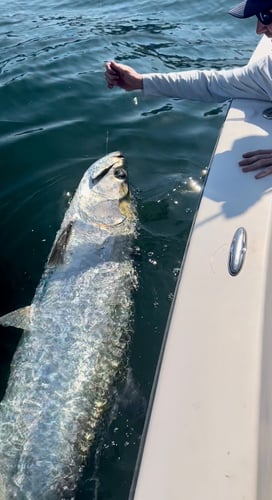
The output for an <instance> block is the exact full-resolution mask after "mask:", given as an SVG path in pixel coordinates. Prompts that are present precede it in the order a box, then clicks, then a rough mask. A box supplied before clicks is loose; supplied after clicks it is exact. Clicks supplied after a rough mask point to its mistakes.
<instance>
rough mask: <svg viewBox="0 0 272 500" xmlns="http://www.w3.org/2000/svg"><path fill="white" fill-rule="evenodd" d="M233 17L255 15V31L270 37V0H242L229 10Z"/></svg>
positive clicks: (271, 8)
mask: <svg viewBox="0 0 272 500" xmlns="http://www.w3.org/2000/svg"><path fill="white" fill-rule="evenodd" d="M229 14H231V15H232V16H234V17H239V18H247V17H252V16H257V19H258V22H257V27H256V32H257V34H258V35H263V34H265V35H266V36H268V37H269V38H272V0H244V1H243V2H241V3H239V4H238V5H236V6H235V7H233V9H231V10H230V11H229Z"/></svg>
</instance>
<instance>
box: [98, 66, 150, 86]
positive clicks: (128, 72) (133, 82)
mask: <svg viewBox="0 0 272 500" xmlns="http://www.w3.org/2000/svg"><path fill="white" fill-rule="evenodd" d="M105 78H106V81H107V83H108V87H109V88H110V89H112V88H113V87H120V88H121V89H124V90H126V91H128V92H129V91H132V90H141V89H142V88H143V77H142V75H141V74H140V73H137V71H135V70H134V69H133V68H131V67H130V66H126V65H125V64H119V63H116V62H115V61H110V62H108V63H106V71H105Z"/></svg>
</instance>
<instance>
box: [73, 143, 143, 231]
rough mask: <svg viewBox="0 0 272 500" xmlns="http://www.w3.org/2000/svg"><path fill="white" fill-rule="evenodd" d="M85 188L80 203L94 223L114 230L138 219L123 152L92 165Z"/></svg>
mask: <svg viewBox="0 0 272 500" xmlns="http://www.w3.org/2000/svg"><path fill="white" fill-rule="evenodd" d="M81 184H82V186H81V189H80V191H81V192H80V200H81V201H80V202H81V205H84V211H85V213H88V217H89V218H90V219H91V221H93V222H99V223H102V224H103V223H104V224H106V225H111V226H113V225H117V224H120V223H122V222H123V221H124V220H125V219H129V220H134V219H135V213H134V210H133V207H132V202H131V196H130V190H129V185H128V176H127V170H126V168H125V158H124V156H123V155H122V153H120V151H115V152H113V153H110V154H108V155H106V156H104V157H103V158H101V159H99V160H98V161H96V162H95V163H94V164H93V165H91V166H90V167H89V169H88V170H87V172H86V173H85V175H84V178H83V180H82V182H81Z"/></svg>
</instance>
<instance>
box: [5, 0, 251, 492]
mask: <svg viewBox="0 0 272 500" xmlns="http://www.w3.org/2000/svg"><path fill="white" fill-rule="evenodd" d="M74 3H75V2H72V1H71V0H67V1H64V0H63V1H60V2H58V3H56V2H55V1H54V0H49V1H48V2H47V3H46V4H45V3H43V2H41V1H40V0H33V1H32V2H30V1H29V0H14V1H11V2H9V3H8V4H5V5H4V4H3V9H2V15H1V21H0V56H1V57H0V68H1V74H0V104H1V108H0V109H1V118H0V161H1V183H0V213H1V247H0V252H1V253H0V278H1V303H0V313H2V314H4V313H5V312H8V311H10V310H12V309H16V308H17V307H20V306H23V305H26V304H29V303H30V301H31V299H32V297H33V294H34V291H35V288H36V286H37V284H38V281H39V279H40V276H41V274H42V270H43V267H44V263H45V261H46V258H47V256H48V253H49V251H50V248H51V245H52V242H53V240H54V237H55V233H56V231H57V229H58V228H59V226H60V223H61V220H62V218H63V215H64V212H65V209H66V207H67V203H68V202H69V199H70V196H71V193H73V192H74V191H75V189H76V186H77V184H78V183H79V180H80V178H81V176H82V175H83V173H84V171H85V169H86V168H87V167H88V166H89V165H90V163H91V162H92V161H94V160H96V159H97V158H98V157H101V156H103V155H104V154H105V153H107V152H110V151H112V150H116V149H120V150H121V151H122V152H123V154H124V155H125V157H126V158H127V165H128V170H129V178H130V184H131V188H132V190H133V191H134V193H135V196H136V199H137V206H138V214H139V237H138V241H137V251H136V254H135V263H136V266H137V269H138V274H139V288H138V290H137V293H136V294H135V323H134V335H133V340H132V344H131V355H130V362H129V364H130V375H131V376H130V384H129V391H128V393H125V394H122V395H121V396H120V402H119V405H118V406H117V409H116V415H115V419H114V420H113V422H112V423H111V425H110V427H109V429H108V430H107V432H105V434H104V436H103V439H101V441H100V444H99V446H98V453H97V455H96V457H93V459H92V462H91V463H90V464H89V468H87V472H86V474H85V476H84V480H83V482H82V485H81V487H80V491H79V492H78V498H80V499H86V498H88V499H91V498H94V499H96V500H98V499H99V500H125V499H126V498H127V496H128V491H129V487H130V482H131V478H132V474H133V469H134V464H135V460H136V456H137V451H138V446H139V440H140V436H141V432H142V427H143V423H144V416H145V412H146V408H147V402H148V397H149V394H150V390H151V387H152V381H153V377H154V372H155V369H156V363H157V360H158V355H159V352H160V346H161V342H162V337H163V334H164V329H165V325H166V321H167V316H168V313H169V308H170V306H171V301H172V298H173V293H174V289H175V285H176V281H177V276H178V270H179V268H180V265H181V262H182V258H183V253H184V249H185V246H186V243H187V239H188V235H189V231H190V228H191V224H192V221H193V218H194V215H195V212H196V209H197V206H198V203H199V198H200V192H199V191H197V190H194V189H193V187H192V186H193V184H194V183H193V182H192V181H194V182H195V183H196V184H197V185H198V187H199V188H200V190H201V187H202V185H203V172H202V170H203V169H204V168H205V167H207V165H208V164H209V159H210V156H211V154H212V151H213V148H214V145H215V142H216V139H217V136H218V132H219V130H220V128H221V126H222V123H223V120H224V117H225V113H226V110H227V107H228V104H227V103H224V104H220V105H218V104H216V103H215V104H203V103H190V102H183V101H180V100H171V99H151V100H147V99H146V100H143V99H142V98H141V97H140V96H139V95H138V94H127V93H124V92H122V91H120V90H113V91H109V90H108V89H107V87H106V85H105V82H104V76H103V72H104V63H105V61H107V60H109V59H111V58H115V59H117V60H119V61H121V62H123V63H125V64H132V65H134V66H135V67H136V69H138V70H139V71H143V72H144V71H157V70H158V71H170V70H176V69H190V68H210V67H215V68H227V67H230V66H232V65H234V64H235V65H241V64H244V63H245V62H246V61H247V60H248V58H249V57H250V54H251V51H252V49H253V48H254V47H255V45H256V43H257V38H256V36H255V35H254V21H253V20H247V21H238V20H235V19H232V18H230V16H228V15H227V14H226V11H227V10H228V8H229V7H230V6H231V5H233V4H232V3H230V2H228V1H227V0H224V1H222V2H221V3H220V5H218V2H215V0H209V2H207V3H205V10H204V11H203V3H200V2H197V1H195V0H193V1H192V2H190V4H189V3H188V2H185V1H180V2H175V1H166V2H164V3H162V2H154V1H153V0H150V1H146V0H140V1H138V2H136V3H135V2H134V3H130V2H127V1H117V2H116V3H115V4H114V5H112V2H110V1H109V0H107V1H103V0H101V1H99V0H95V1H93V2H92V3H91V2H87V0H79V1H78V2H77V3H76V6H75V5H74ZM136 97H137V98H136ZM135 98H136V99H135ZM193 300H194V298H193V297H192V301H193ZM19 337H20V333H19V332H18V333H17V332H13V331H12V333H11V331H7V330H5V329H3V328H2V329H1V336H0V346H1V347H0V368H1V394H2V395H3V393H4V390H5V386H6V381H7V377H8V373H9V364H10V360H11V358H12V355H13V352H14V350H15V349H16V345H17V342H18V340H19ZM166 432H167V428H166ZM92 474H94V476H93V477H92ZM90 478H91V479H90Z"/></svg>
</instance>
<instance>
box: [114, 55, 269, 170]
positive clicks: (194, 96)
mask: <svg viewBox="0 0 272 500" xmlns="http://www.w3.org/2000/svg"><path fill="white" fill-rule="evenodd" d="M105 76H106V80H107V82H108V87H109V88H113V87H114V86H119V87H121V88H123V89H125V90H127V91H131V90H142V91H143V93H144V94H145V95H157V96H167V97H179V98H182V99H191V100H202V101H223V100H226V99H228V98H246V99H249V98H251V99H261V100H272V61H271V57H270V56H267V57H264V58H263V59H261V60H259V61H257V62H256V63H254V64H248V65H247V66H243V67H241V68H235V69H232V70H222V71H215V70H210V71H206V70H202V71H201V70H192V71H183V72H177V73H165V74H163V73H158V74H156V73H150V74H144V75H142V74H140V73H138V72H136V71H135V70H134V69H133V68H131V67H130V66H125V65H122V64H118V63H115V62H114V61H112V62H110V63H108V64H107V65H106V72H105ZM239 165H240V166H241V167H242V170H243V172H251V171H255V170H261V171H260V172H258V173H257V174H256V175H255V177H256V179H260V178H262V177H265V176H267V175H270V174H272V150H270V149H269V150H258V151H251V152H247V153H244V155H243V160H241V161H240V162H239Z"/></svg>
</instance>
